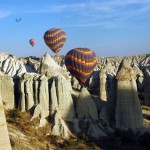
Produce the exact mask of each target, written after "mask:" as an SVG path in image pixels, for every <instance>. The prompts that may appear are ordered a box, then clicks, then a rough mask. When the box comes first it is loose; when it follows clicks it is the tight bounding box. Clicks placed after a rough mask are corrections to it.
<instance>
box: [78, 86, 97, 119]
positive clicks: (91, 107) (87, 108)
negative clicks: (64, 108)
mask: <svg viewBox="0 0 150 150" xmlns="http://www.w3.org/2000/svg"><path fill="white" fill-rule="evenodd" d="M76 113H77V117H78V119H79V120H82V119H92V120H98V113H97V108H96V105H95V103H94V101H93V99H92V98H91V96H90V93H89V92H88V91H87V89H86V88H84V87H83V88H82V89H81V93H80V95H79V97H78V98H77V101H76Z"/></svg>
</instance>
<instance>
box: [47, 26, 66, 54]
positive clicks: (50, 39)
mask: <svg viewBox="0 0 150 150" xmlns="http://www.w3.org/2000/svg"><path fill="white" fill-rule="evenodd" d="M44 41H45V43H46V45H47V46H48V47H49V48H50V49H51V50H52V51H53V52H54V53H56V54H57V53H58V52H59V51H60V50H61V48H62V47H63V45H64V43H65V42H66V33H65V32H64V31H63V30H62V29H58V28H52V29H50V30H47V31H46V32H45V34H44Z"/></svg>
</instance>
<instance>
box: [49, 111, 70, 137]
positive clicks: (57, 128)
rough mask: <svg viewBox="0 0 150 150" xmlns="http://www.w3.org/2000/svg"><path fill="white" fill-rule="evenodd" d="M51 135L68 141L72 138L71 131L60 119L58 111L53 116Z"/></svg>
mask: <svg viewBox="0 0 150 150" xmlns="http://www.w3.org/2000/svg"><path fill="white" fill-rule="evenodd" d="M51 135H56V136H61V137H63V138H64V139H69V137H70V136H72V133H71V131H70V130H69V128H68V127H67V125H66V123H65V121H64V120H63V119H62V117H61V112H60V111H59V110H58V111H56V112H55V115H54V123H53V127H52V130H51Z"/></svg>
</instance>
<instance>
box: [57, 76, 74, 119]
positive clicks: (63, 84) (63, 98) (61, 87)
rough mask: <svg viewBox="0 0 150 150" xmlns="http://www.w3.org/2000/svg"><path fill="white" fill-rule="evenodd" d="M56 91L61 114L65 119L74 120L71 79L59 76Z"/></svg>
mask: <svg viewBox="0 0 150 150" xmlns="http://www.w3.org/2000/svg"><path fill="white" fill-rule="evenodd" d="M56 91H57V100H58V109H59V111H60V112H61V116H62V118H63V119H64V120H65V121H73V118H74V113H75V112H74V106H73V99H72V96H71V93H72V87H71V83H70V81H69V80H66V79H64V78H62V77H61V76H58V77H57V78H56Z"/></svg>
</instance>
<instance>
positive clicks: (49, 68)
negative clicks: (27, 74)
mask: <svg viewBox="0 0 150 150" xmlns="http://www.w3.org/2000/svg"><path fill="white" fill-rule="evenodd" d="M40 73H41V74H45V75H46V74H48V76H49V78H50V77H53V76H58V75H61V76H62V77H64V78H68V76H69V74H68V72H67V71H66V70H64V69H63V68H62V67H61V66H59V65H58V64H57V63H56V62H55V61H54V60H53V58H52V57H51V56H50V55H49V54H48V53H45V55H44V56H43V58H42V60H41V65H40Z"/></svg>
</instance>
